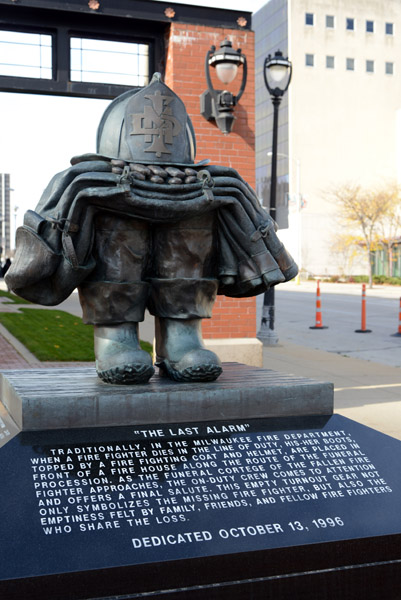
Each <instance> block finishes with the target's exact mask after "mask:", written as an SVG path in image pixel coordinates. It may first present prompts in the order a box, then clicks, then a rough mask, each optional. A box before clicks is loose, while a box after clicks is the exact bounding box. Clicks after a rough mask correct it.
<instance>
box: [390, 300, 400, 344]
mask: <svg viewBox="0 0 401 600" xmlns="http://www.w3.org/2000/svg"><path fill="white" fill-rule="evenodd" d="M391 335H392V336H393V337H401V298H400V310H399V312H398V331H397V332H396V333H392V334H391Z"/></svg>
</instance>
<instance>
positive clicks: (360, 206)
mask: <svg viewBox="0 0 401 600" xmlns="http://www.w3.org/2000/svg"><path fill="white" fill-rule="evenodd" d="M385 190H386V188H385V187H384V188H381V189H378V190H377V189H366V188H365V189H364V188H362V187H361V186H359V185H354V184H350V183H349V184H345V185H342V186H339V187H338V188H336V189H335V190H333V191H332V192H331V194H330V196H331V197H332V199H333V200H334V201H335V202H336V204H337V207H338V216H339V219H340V221H341V222H342V223H343V225H345V227H346V229H347V230H348V231H349V230H351V231H354V232H355V233H359V234H360V235H361V236H362V238H363V242H364V245H365V251H366V260H367V264H368V272H369V287H372V279H373V277H372V274H373V273H372V267H373V265H372V261H371V254H372V252H373V251H374V250H376V249H377V247H378V243H379V224H380V223H381V222H382V221H383V220H384V219H385V218H386V217H387V216H388V214H389V213H390V210H391V207H392V202H393V201H394V198H393V197H392V195H391V194H388V193H385Z"/></svg>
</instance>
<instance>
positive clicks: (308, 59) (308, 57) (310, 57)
mask: <svg viewBox="0 0 401 600" xmlns="http://www.w3.org/2000/svg"><path fill="white" fill-rule="evenodd" d="M314 63H315V55H314V54H305V65H306V66H307V67H313V66H314Z"/></svg>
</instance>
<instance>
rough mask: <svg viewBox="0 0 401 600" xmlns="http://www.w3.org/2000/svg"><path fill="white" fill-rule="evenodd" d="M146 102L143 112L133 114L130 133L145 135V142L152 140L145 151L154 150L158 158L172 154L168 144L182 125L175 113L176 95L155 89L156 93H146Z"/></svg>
mask: <svg viewBox="0 0 401 600" xmlns="http://www.w3.org/2000/svg"><path fill="white" fill-rule="evenodd" d="M146 100H148V101H149V104H145V106H144V107H143V113H142V114H131V115H130V117H131V119H132V129H131V131H129V135H144V136H145V140H144V141H145V143H148V142H150V143H151V145H150V146H149V147H145V148H144V151H145V152H154V153H155V154H156V156H157V158H160V157H161V156H162V154H171V148H170V149H169V148H167V147H166V144H169V145H171V144H172V143H173V137H176V136H177V135H178V134H179V133H180V131H181V129H182V127H181V123H180V122H179V121H178V119H176V117H174V115H173V107H172V106H169V105H170V103H173V104H174V102H173V101H174V96H171V95H166V94H162V93H161V91H160V90H159V89H158V90H155V93H154V94H152V95H151V94H146V95H145V101H146Z"/></svg>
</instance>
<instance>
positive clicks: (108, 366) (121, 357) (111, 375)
mask: <svg viewBox="0 0 401 600" xmlns="http://www.w3.org/2000/svg"><path fill="white" fill-rule="evenodd" d="M96 372H97V374H98V377H100V379H102V380H103V381H105V382H106V383H114V384H118V385H131V384H137V383H146V382H147V381H148V380H149V379H150V378H151V377H152V375H153V373H154V372H155V370H154V368H153V365H152V359H151V358H150V355H149V354H148V353H147V352H145V351H144V350H132V351H129V350H128V351H127V350H123V351H121V352H115V353H114V352H112V353H110V354H109V355H106V356H103V357H102V359H101V360H97V361H96Z"/></svg>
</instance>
